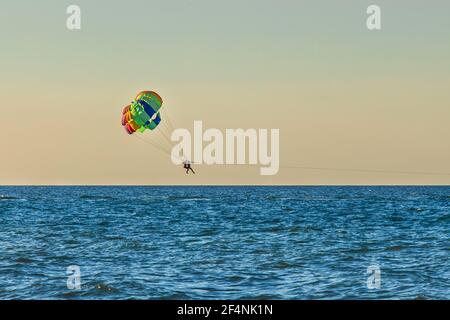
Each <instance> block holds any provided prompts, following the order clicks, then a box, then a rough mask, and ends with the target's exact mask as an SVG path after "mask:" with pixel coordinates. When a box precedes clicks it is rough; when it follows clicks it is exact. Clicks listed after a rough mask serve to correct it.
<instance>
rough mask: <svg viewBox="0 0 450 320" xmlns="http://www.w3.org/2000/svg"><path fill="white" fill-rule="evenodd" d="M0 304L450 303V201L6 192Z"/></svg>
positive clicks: (316, 192) (437, 196)
mask: <svg viewBox="0 0 450 320" xmlns="http://www.w3.org/2000/svg"><path fill="white" fill-rule="evenodd" d="M0 299H450V187H449V186H95V187H94V186H70V187H69V186H68V187H65V186H53V187H52V186H20V187H14V186H3V187H0Z"/></svg>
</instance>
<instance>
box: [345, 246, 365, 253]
mask: <svg viewBox="0 0 450 320" xmlns="http://www.w3.org/2000/svg"><path fill="white" fill-rule="evenodd" d="M369 251H370V249H369V247H367V246H363V247H360V248H353V249H350V250H347V252H348V253H367V252H369Z"/></svg>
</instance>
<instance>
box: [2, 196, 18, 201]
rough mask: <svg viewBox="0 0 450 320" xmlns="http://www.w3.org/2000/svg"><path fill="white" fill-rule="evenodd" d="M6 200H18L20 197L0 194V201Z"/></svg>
mask: <svg viewBox="0 0 450 320" xmlns="http://www.w3.org/2000/svg"><path fill="white" fill-rule="evenodd" d="M6 200H20V199H19V198H16V197H12V196H4V195H0V201H6Z"/></svg>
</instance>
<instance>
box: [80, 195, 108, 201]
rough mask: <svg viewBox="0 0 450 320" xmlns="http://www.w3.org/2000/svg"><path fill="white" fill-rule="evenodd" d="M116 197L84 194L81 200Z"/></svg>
mask: <svg viewBox="0 0 450 320" xmlns="http://www.w3.org/2000/svg"><path fill="white" fill-rule="evenodd" d="M114 199H116V198H114V197H111V196H93V195H82V196H80V200H114Z"/></svg>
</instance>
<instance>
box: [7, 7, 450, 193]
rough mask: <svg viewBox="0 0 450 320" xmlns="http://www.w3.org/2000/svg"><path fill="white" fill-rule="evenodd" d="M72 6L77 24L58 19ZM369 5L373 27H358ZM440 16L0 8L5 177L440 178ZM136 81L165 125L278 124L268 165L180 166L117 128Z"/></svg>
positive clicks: (444, 27)
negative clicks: (273, 160) (151, 94)
mask: <svg viewBox="0 0 450 320" xmlns="http://www.w3.org/2000/svg"><path fill="white" fill-rule="evenodd" d="M72 4H76V5H78V6H79V7H80V8H81V30H68V29H67V27H66V19H67V18H68V14H67V13H66V9H67V7H68V6H69V5H72ZM371 4H377V5H379V6H380V8H381V25H382V28H381V30H376V31H370V30H368V29H367V27H366V19H367V14H366V8H367V7H368V6H369V5H371ZM449 12H450V2H448V1H437V0H435V1H414V0H408V1H406V0H398V1H377V0H371V1H365V0H353V1H349V0H344V1H331V0H329V1H323V0H319V1H317V0H315V1H313V0H311V1H274V0H272V1H267V0H259V1H253V0H249V1H214V0H189V1H188V0H177V1H175V0H174V1H138V0H129V1H121V2H118V1H117V2H112V1H101V0H99V1H84V0H83V1H82V0H79V1H61V0H58V1H56V0H55V1H49V0H46V1H40V2H39V4H37V3H36V2H35V1H23V0H18V1H9V2H8V3H2V5H1V10H0V40H1V42H0V43H1V51H0V70H1V72H0V88H1V89H0V114H1V119H2V126H1V134H0V150H1V158H0V159H1V160H0V164H1V165H0V185H11V184H21V185H22V184H26V185H28V184H31V185H36V184H44V185H46V184H50V185H53V184H58V185H59V184H64V185H66V184H68V185H71V184H89V185H91V184H101V185H103V184H127V185H128V184H130V185H134V184H139V185H160V184H287V185H292V184H294V185H297V184H298V185H336V184H340V185H353V184H356V185H359V184H369V185H377V184H396V185H400V184H419V185H422V184H424V185H425V184H444V185H448V184H449V182H450V125H449V124H450V90H449V83H450V59H449V57H450V41H449V40H450V19H449ZM142 90H153V91H156V92H158V93H159V94H160V95H161V96H162V98H163V100H164V103H163V111H162V117H163V121H164V114H166V115H167V116H169V117H170V120H171V122H172V124H173V127H174V128H187V129H189V130H192V128H193V122H194V121H195V120H201V121H203V126H204V127H205V128H217V129H220V130H223V131H224V130H225V129H232V128H244V129H248V128H255V129H259V128H263V129H279V130H280V144H279V145H280V170H279V172H278V174H277V175H274V176H261V175H260V170H259V166H224V165H211V166H207V165H198V166H194V168H195V169H196V172H197V174H196V175H195V176H194V175H185V174H184V171H183V168H181V167H177V166H175V165H174V164H172V163H171V161H170V158H169V157H168V155H166V154H164V153H162V152H159V150H157V149H155V148H154V147H153V146H151V145H149V144H146V143H143V141H141V140H140V139H135V137H132V136H129V135H127V134H126V133H125V132H124V130H123V128H122V126H121V123H120V117H121V111H122V108H123V107H124V106H125V105H127V104H128V103H129V102H130V101H131V100H132V99H133V98H134V96H135V95H136V94H137V93H138V92H139V91H142ZM151 134H152V133H151V132H147V133H145V135H147V137H146V138H149V139H154V138H155V137H156V136H155V137H151V136H150V135H151ZM289 167H290V168H289ZM292 167H314V168H337V169H352V170H355V171H342V170H316V169H314V170H312V169H301V168H292ZM358 170H368V172H365V171H364V172H363V171H358ZM370 170H375V171H393V172H369V171H370ZM400 171H402V172H405V171H407V172H437V173H447V174H439V175H425V174H423V175H420V174H405V173H400Z"/></svg>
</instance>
